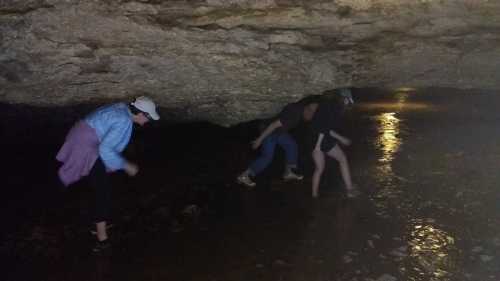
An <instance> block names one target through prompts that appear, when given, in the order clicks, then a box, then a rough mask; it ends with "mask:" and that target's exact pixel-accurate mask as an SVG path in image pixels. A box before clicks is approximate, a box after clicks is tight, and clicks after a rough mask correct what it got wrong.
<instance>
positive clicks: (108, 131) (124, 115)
mask: <svg viewBox="0 0 500 281" xmlns="http://www.w3.org/2000/svg"><path fill="white" fill-rule="evenodd" d="M84 120H85V122H86V123H87V124H88V125H89V126H90V127H92V128H94V130H95V131H96V134H97V137H98V138H99V142H100V144H99V156H100V157H101V160H102V162H103V163H104V165H105V166H106V168H107V169H108V170H111V171H115V170H120V169H123V167H124V166H125V159H124V158H123V157H122V156H121V152H122V151H123V150H124V149H125V147H126V146H127V144H128V142H129V141H130V136H131V135H132V127H133V124H132V113H131V112H130V110H129V109H128V106H127V105H126V104H125V103H117V104H112V105H108V106H103V107H101V108H98V109H97V110H95V111H94V112H92V113H91V114H89V115H88V116H87V117H85V119H84Z"/></svg>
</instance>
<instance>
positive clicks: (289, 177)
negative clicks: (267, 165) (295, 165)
mask: <svg viewBox="0 0 500 281" xmlns="http://www.w3.org/2000/svg"><path fill="white" fill-rule="evenodd" d="M303 178H304V176H303V175H299V174H296V173H294V172H292V171H290V172H288V173H286V174H284V175H283V179H284V180H286V181H287V180H298V181H300V180H302V179H303Z"/></svg>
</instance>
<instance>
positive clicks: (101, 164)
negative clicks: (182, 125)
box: [56, 97, 160, 251]
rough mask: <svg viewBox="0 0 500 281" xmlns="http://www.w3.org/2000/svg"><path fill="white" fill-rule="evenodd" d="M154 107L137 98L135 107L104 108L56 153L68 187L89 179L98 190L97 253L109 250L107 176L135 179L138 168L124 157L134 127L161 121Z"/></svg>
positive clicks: (82, 122) (81, 124) (80, 125)
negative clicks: (119, 173)
mask: <svg viewBox="0 0 500 281" xmlns="http://www.w3.org/2000/svg"><path fill="white" fill-rule="evenodd" d="M159 119H160V116H159V115H158V113H157V112H156V105H155V103H154V102H153V101H152V100H151V99H150V98H148V97H138V98H136V99H135V100H134V101H133V102H132V103H130V104H125V103H116V104H112V105H108V106H104V107H101V108H99V109H97V110H95V111H94V112H92V113H90V114H89V115H88V116H86V117H85V118H84V119H83V120H80V121H78V122H77V123H76V124H75V125H74V126H73V128H72V129H71V130H70V131H69V133H68V135H67V136H66V140H65V142H64V144H63V146H62V147H61V149H60V150H59V152H58V153H57V156H56V158H57V160H59V161H60V162H62V163H63V164H62V166H61V167H60V169H59V171H58V175H59V178H60V179H61V181H62V183H63V184H64V185H65V186H68V185H70V184H72V183H74V182H77V181H78V180H80V179H81V178H82V177H85V176H88V177H89V180H90V185H91V186H92V188H93V189H94V190H95V194H96V196H95V210H94V211H95V214H94V220H95V224H96V236H97V244H96V246H95V248H94V251H100V250H103V249H104V248H107V247H109V242H108V241H109V240H108V233H107V230H106V229H107V221H108V220H109V215H110V208H111V185H110V181H109V178H108V176H107V173H109V172H114V171H118V170H124V171H125V173H127V174H128V175H129V176H135V175H136V174H137V173H138V171H139V167H138V166H137V165H136V164H135V163H132V162H130V161H127V160H126V159H125V158H123V156H122V155H121V152H122V151H123V150H124V149H125V147H126V146H127V144H128V143H129V141H130V137H131V135H132V129H133V124H134V123H135V124H138V125H140V126H143V125H144V124H146V123H148V122H149V121H151V120H159Z"/></svg>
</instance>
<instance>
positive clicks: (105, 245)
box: [92, 239, 111, 253]
mask: <svg viewBox="0 0 500 281" xmlns="http://www.w3.org/2000/svg"><path fill="white" fill-rule="evenodd" d="M110 247H111V243H109V239H106V240H103V241H97V242H96V244H95V246H94V248H93V249H92V251H93V252H94V253H99V252H102V251H104V250H106V249H109V248H110Z"/></svg>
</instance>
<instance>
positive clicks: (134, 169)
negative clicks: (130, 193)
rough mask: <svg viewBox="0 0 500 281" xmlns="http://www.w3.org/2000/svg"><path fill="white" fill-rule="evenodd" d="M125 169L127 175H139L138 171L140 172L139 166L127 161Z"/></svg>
mask: <svg viewBox="0 0 500 281" xmlns="http://www.w3.org/2000/svg"><path fill="white" fill-rule="evenodd" d="M124 170H125V173H127V175H129V176H131V177H133V176H135V175H137V173H138V172H139V166H137V165H136V164H134V163H130V162H127V163H125V167H124Z"/></svg>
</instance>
